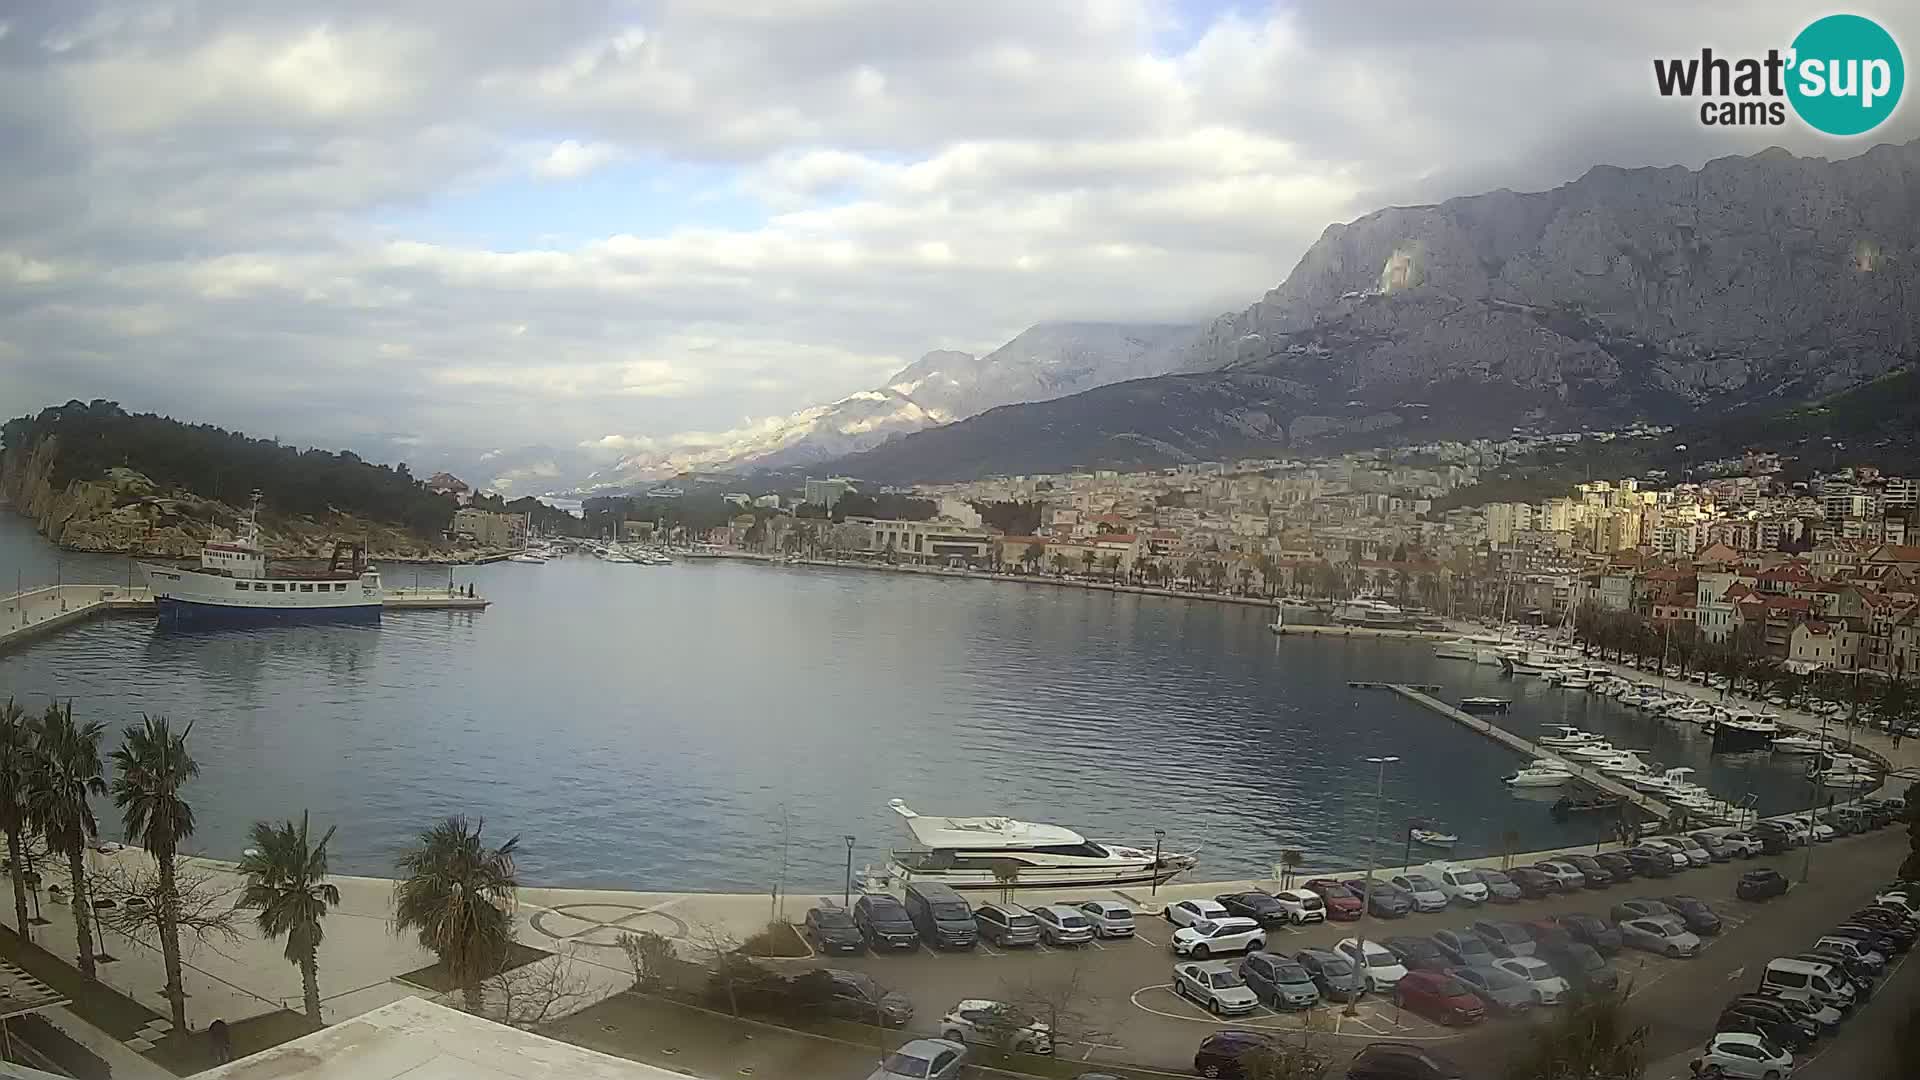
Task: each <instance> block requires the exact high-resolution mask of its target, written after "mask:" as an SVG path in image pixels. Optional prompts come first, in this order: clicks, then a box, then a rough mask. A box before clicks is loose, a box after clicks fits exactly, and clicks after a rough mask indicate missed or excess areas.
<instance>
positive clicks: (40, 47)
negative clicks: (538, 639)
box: [0, 0, 1920, 484]
mask: <svg viewBox="0 0 1920 1080" xmlns="http://www.w3.org/2000/svg"><path fill="white" fill-rule="evenodd" d="M1807 17H1808V16H1807V13H1806V11H1805V10H1804V8H1803V6H1802V5H1798V4H1789V3H1786V2H1785V0H1767V2H1751V3H1737V4H1732V5H1713V6H1711V7H1707V6H1702V7H1699V8H1687V7H1674V6H1671V5H1669V6H1666V7H1662V8H1659V9H1657V10H1655V9H1646V10H1644V11H1643V10H1641V9H1636V8H1632V7H1628V8H1624V9H1623V8H1620V7H1619V6H1618V5H1616V6H1614V7H1612V8H1606V7H1601V8H1595V7H1593V6H1592V5H1578V4H1572V3H1561V2H1546V3H1541V2H1530V0H1498V2H1496V0H1488V2H1486V3H1477V4H1471V5H1444V6H1436V5H1432V4H1430V3H1414V2H1412V0H1387V2H1386V3H1381V4H1371V5H1360V4H1336V3H1320V2H1310V3H1303V4H1296V5H1288V6H1286V7H1284V8H1281V7H1269V6H1266V5H1244V6H1242V7H1241V8H1239V9H1234V8H1226V9H1222V8H1221V7H1220V6H1219V5H1217V4H1213V3H1201V4H1195V5H1193V6H1186V5H1183V4H1180V3H1175V2H1172V0H1063V2H1061V3H1046V4H1035V3H1031V2H1030V0H978V2H975V3H969V4H957V5H938V4H936V5H915V4H900V3H897V2H893V0H806V2H797V3H783V4H757V5H756V4H740V3H737V2H734V0H684V2H675V3H666V2H664V0H637V2H634V3H627V4H621V5H608V4H606V3H605V2H604V0H550V2H549V3H546V4H543V5H542V7H541V17H540V18H538V19H529V18H528V17H527V16H526V8H525V6H524V5H522V4H519V3H512V2H509V0H461V2H459V3H455V2H453V0H442V2H423V3H417V4H408V5H393V4H390V3H376V2H374V0H320V2H318V3H316V4H306V5H299V6H298V7H297V9H296V6H294V5H277V4H274V5H262V4H257V3H252V2H248V0H200V2H196V3H191V4H189V3H184V2H165V0H124V2H123V0H24V2H19V3H15V4H12V5H9V8H8V12H7V18H6V20H5V22H0V28H3V29H0V160H3V161H5V162H6V166H5V170H6V175H7V178H8V184H7V198H6V199H5V200H0V284H3V285H4V286H5V288H4V289H0V411H4V412H6V413H7V414H9V415H11V414H12V413H16V412H19V411H24V410H26V409H29V408H35V407H38V406H40V405H43V404H46V403H47V402H49V401H59V400H65V399H66V398H68V397H81V398H87V397H95V396H106V397H117V398H120V399H122V400H124V401H126V402H127V403H128V404H130V405H133V406H136V407H140V408H151V409H160V410H164V411H170V412H173V413H176V414H178V415H182V416H189V417H193V418H196V419H205V420H209V421H213V422H217V423H221V424H225V425H228V426H234V427H240V428H245V429H248V430H252V431H258V432H261V433H266V434H277V435H280V436H282V437H284V438H290V439H295V440H302V441H311V442H318V443H323V444H327V445H347V446H354V447H356V448H360V449H362V450H363V451H364V452H368V453H383V452H384V453H389V454H393V455H398V454H406V455H409V460H410V461H412V462H413V463H414V464H415V465H416V466H418V465H421V464H424V463H427V462H425V461H423V456H427V455H434V454H439V455H443V457H441V458H440V459H438V460H444V461H448V462H453V461H457V460H459V459H458V458H456V457H452V456H446V455H454V454H455V453H456V452H460V451H464V452H465V453H466V454H467V457H466V459H465V460H467V461H469V462H472V463H474V467H475V468H476V469H481V468H484V469H486V470H487V471H488V472H490V473H491V474H492V475H494V476H496V477H516V478H518V479H517V480H516V481H515V482H518V483H529V484H534V483H543V482H548V481H561V482H563V478H564V477H566V476H567V475H569V474H570V473H571V472H572V470H574V469H575V468H577V467H587V466H591V465H592V464H596V463H598V464H604V463H606V462H608V461H611V460H613V459H616V458H619V457H621V456H623V455H626V456H630V455H633V454H637V453H645V454H654V455H666V456H667V457H668V458H670V459H674V460H694V459H696V458H697V457H698V456H699V454H701V453H702V452H706V451H710V450H712V449H713V448H715V447H716V446H720V445H723V444H726V443H728V442H730V441H731V442H739V441H742V440H754V439H762V440H766V439H772V440H776V441H777V440H778V439H780V438H783V437H785V436H784V435H783V434H782V433H783V432H785V431H788V430H790V429H791V426H792V423H793V418H794V417H795V416H801V417H802V418H804V415H805V413H806V410H807V409H808V407H809V406H812V405H814V404H816V403H818V402H823V401H829V400H833V399H836V398H839V397H842V396H844V395H846V394H849V393H852V392H854V391H858V390H862V389H865V388H869V387H873V386H876V385H879V384H880V383H881V382H882V381H883V380H884V379H885V377H886V376H887V375H888V374H889V373H890V372H891V371H894V370H897V369H899V368H901V367H904V366H905V365H906V364H908V363H910V362H911V361H912V360H913V359H914V358H916V357H917V356H919V355H920V354H921V353H923V352H926V351H928V350H931V349H935V348H960V349H966V350H969V351H974V352H980V351H985V350H987V349H991V348H992V347H994V346H996V345H997V344H999V343H1000V342H1001V341H1003V340H1005V339H1006V338H1008V337H1010V336H1011V335H1012V334H1014V333H1016V332H1018V331H1019V330H1020V329H1022V328H1023V327H1024V326H1026V325H1028V324H1030V323H1033V322H1036V321H1040V320H1043V319H1066V318H1074V319H1128V320H1137V319H1197V318H1204V317H1207V316H1210V315H1212V314H1215V313H1217V312H1219V311H1223V310H1228V309H1237V308H1240V307H1243V306H1245V305H1246V304H1247V303H1249V302H1251V301H1252V300H1254V299H1256V298H1257V297H1258V296H1259V295H1260V294H1261V293H1263V292H1264V291H1265V290H1267V289H1269V288H1271V287H1272V286H1273V285H1275V284H1276V283H1278V281H1279V280H1280V279H1281V278H1282V277H1283V276H1284V275H1285V273H1286V271H1287V270H1288V269H1289V268H1290V267H1291V266H1292V264H1293V262H1294V261H1295V260H1296V259H1297V258H1298V256H1299V255H1300V253H1301V252H1302V251H1303V250H1304V248H1305V246H1306V245H1307V244H1309V243H1311V242H1312V240H1313V238H1314V237H1315V236H1317V235H1318V234H1319V233H1320V232H1321V230H1322V229H1324V227H1325V226H1326V225H1327V224H1328V223H1330V222H1332V221H1337V220H1345V219H1349V218H1352V217H1355V216H1358V215H1359V214H1362V213H1365V212H1367V211H1369V210H1372V209H1375V208H1377V207H1378V206H1380V205H1383V204H1387V203H1394V202H1409V201H1428V200H1434V199H1439V198H1445V197H1448V196H1451V195H1456V194H1466V193H1471V192H1473V191H1477V190H1482V189H1485V188H1490V187H1496V186H1509V187H1515V188H1537V187H1542V186H1548V185H1552V184H1555V183H1560V182H1563V181H1565V180H1568V179H1572V178H1573V177H1575V176H1578V175H1579V174H1580V173H1581V172H1583V171H1585V169H1587V168H1589V167H1591V166H1592V165H1594V164H1599V163H1609V164H1618V165H1626V166H1635V165H1649V164H1651V165H1666V164H1673V163H1681V164H1689V165H1692V164H1698V163H1700V162H1702V161H1704V160H1706V159H1708V158H1711V157H1714V156H1718V155H1720V154H1723V153H1735V152H1739V153H1745V152H1752V151H1755V150H1758V149H1761V148H1763V147H1765V146H1766V145H1769V144H1772V143H1779V144H1782V145H1785V146H1787V147H1788V148H1789V149H1791V150H1794V151H1796V152H1800V153H1823V154H1827V155H1830V156H1840V155H1845V154H1850V153H1854V152H1858V151H1859V150H1861V149H1864V146H1860V145H1855V144H1851V143H1845V142H1836V141H1830V140H1824V139H1820V138H1817V137H1813V136H1811V135H1809V134H1807V133H1806V132H1804V131H1801V130H1799V129H1797V128H1788V129H1747V130H1731V131H1715V130H1711V129H1705V128H1702V127H1701V126H1700V125H1699V123H1698V122H1697V120H1696V119H1695V118H1694V116H1693V114H1692V112H1691V111H1690V110H1689V109H1688V108H1686V107H1685V106H1684V105H1678V104H1677V103H1675V102H1671V101H1661V100H1660V99H1659V98H1658V97H1657V95H1655V94H1654V93H1653V91H1652V87H1651V77H1650V65H1649V61H1650V59H1651V58H1652V57H1654V56H1656V55H1662V56H1664V55H1684V54H1686V53H1688V52H1690V51H1697V50H1698V49H1699V47H1700V46H1701V45H1703V44H1712V45H1713V46H1714V47H1715V48H1716V49H1722V50H1764V49H1765V48H1766V47H1767V46H1769V45H1777V44H1781V43H1783V42H1784V41H1785V40H1786V39H1788V38H1789V37H1790V36H1791V34H1792V33H1793V32H1794V31H1796V30H1797V29H1798V28H1799V26H1800V25H1801V24H1803V23H1804V22H1805V21H1806V19H1807ZM1893 18H1895V19H1896V20H1898V19H1899V18H1901V16H1898V15H1895V16H1893ZM1909 22H1912V19H1911V17H1909ZM1893 29H1894V31H1895V33H1896V35H1899V36H1901V37H1902V38H1903V40H1907V41H1915V40H1920V23H1916V24H1914V25H1902V24H1901V23H1899V22H1898V21H1896V22H1895V23H1894V25H1893ZM1916 130H1920V111H1917V110H1915V109H1912V108H1907V109H1904V110H1902V112H1901V113H1900V114H1899V115H1898V116H1897V117H1896V119H1895V122H1894V124H1893V125H1891V126H1890V127H1889V128H1887V129H1886V130H1884V131H1881V132H1877V133H1876V134H1875V136H1874V138H1875V139H1905V138H1911V137H1913V135H1914V134H1915V132H1916ZM742 416H748V417H762V418H765V417H774V418H779V419H776V420H764V419H763V420H742V419H741V417H742ZM394 431H404V432H407V433H409V437H408V441H398V440H396V439H395V438H393V437H391V436H390V434H389V433H391V432H394ZM609 432H617V433H624V434H620V435H617V436H613V438H616V439H622V440H631V442H630V443H628V444H621V445H611V444H609V445H600V444H601V443H602V442H604V440H603V436H605V435H606V433H609ZM488 451H492V452H494V453H495V455H496V456H495V457H494V458H492V459H491V460H489V461H487V462H485V463H484V465H483V464H481V463H479V461H478V458H479V455H480V454H482V453H486V452H488ZM675 455H679V457H677V458H675ZM582 463H585V464H584V465H583V464H582ZM476 475H485V473H476Z"/></svg>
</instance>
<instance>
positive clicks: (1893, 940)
mask: <svg viewBox="0 0 1920 1080" xmlns="http://www.w3.org/2000/svg"><path fill="white" fill-rule="evenodd" d="M1827 934H1828V936H1830V937H1850V938H1853V939H1854V940H1856V941H1858V942H1860V943H1861V944H1863V945H1865V946H1866V947H1867V948H1869V949H1872V950H1873V951H1874V952H1877V953H1879V954H1880V955H1881V956H1884V957H1886V958H1887V959H1889V960H1891V959H1893V958H1894V957H1895V956H1896V955H1898V954H1900V953H1903V952H1906V951H1907V950H1908V949H1910V948H1912V947H1913V939H1912V938H1911V937H1908V938H1906V939H1905V940H1902V939H1901V937H1899V936H1898V935H1895V934H1890V933H1888V932H1887V931H1885V930H1882V929H1880V928H1879V927H1877V926H1870V925H1868V924H1867V923H1864V922H1861V921H1859V920H1857V919H1852V918H1849V919H1848V920H1847V921H1846V922H1843V923H1841V924H1840V925H1839V926H1836V927H1834V928H1833V929H1831V930H1829V931H1827Z"/></svg>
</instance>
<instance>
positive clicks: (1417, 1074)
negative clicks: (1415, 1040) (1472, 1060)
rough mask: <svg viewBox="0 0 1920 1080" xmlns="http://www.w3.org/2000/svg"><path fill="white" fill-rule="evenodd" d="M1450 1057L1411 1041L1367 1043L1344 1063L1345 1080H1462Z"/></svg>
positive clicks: (1462, 1070)
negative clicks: (1351, 1060)
mask: <svg viewBox="0 0 1920 1080" xmlns="http://www.w3.org/2000/svg"><path fill="white" fill-rule="evenodd" d="M1466 1075H1467V1073H1466V1070H1464V1069H1462V1068H1461V1067H1460V1066H1459V1065H1456V1064H1454V1062H1453V1060H1452V1059H1451V1058H1448V1057H1447V1056H1446V1055H1444V1054H1441V1053H1439V1052H1437V1051H1434V1050H1429V1049H1427V1048H1426V1047H1424V1046H1415V1045H1413V1044H1411V1043H1390V1042H1377V1043H1368V1044H1367V1045H1366V1046H1363V1047H1361V1048H1360V1053H1359V1054H1357V1055H1355V1056H1354V1059H1353V1064H1351V1065H1349V1066H1347V1080H1465V1077H1466Z"/></svg>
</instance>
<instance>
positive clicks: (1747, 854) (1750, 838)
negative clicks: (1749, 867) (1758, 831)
mask: <svg viewBox="0 0 1920 1080" xmlns="http://www.w3.org/2000/svg"><path fill="white" fill-rule="evenodd" d="M1720 842H1721V843H1723V844H1725V845H1727V846H1728V847H1730V848H1732V849H1733V850H1734V853H1735V854H1737V855H1739V856H1740V857H1741V858H1743V859H1750V858H1752V857H1753V856H1755V855H1760V854H1763V853H1764V852H1765V850H1766V848H1765V846H1764V845H1762V844H1761V843H1760V838H1759V837H1757V836H1754V835H1752V834H1751V833H1744V832H1730V833H1726V834H1724V835H1722V836H1721V837H1720Z"/></svg>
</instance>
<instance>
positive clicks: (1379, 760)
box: [1346, 757, 1400, 1016]
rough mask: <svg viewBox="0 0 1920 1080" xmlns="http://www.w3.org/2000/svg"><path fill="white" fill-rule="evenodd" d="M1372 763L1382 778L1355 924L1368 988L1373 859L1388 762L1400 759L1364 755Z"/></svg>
mask: <svg viewBox="0 0 1920 1080" xmlns="http://www.w3.org/2000/svg"><path fill="white" fill-rule="evenodd" d="M1362 760H1364V761H1366V763H1367V764H1369V765H1378V766H1380V778H1379V781H1378V782H1377V784H1376V785H1375V787H1374V789H1373V829H1372V831H1371V832H1369V833H1368V834H1367V884H1366V890H1365V893H1364V895H1363V896H1362V897H1361V900H1360V924H1359V925H1358V926H1356V927H1355V928H1354V935H1353V936H1354V940H1355V941H1356V942H1357V943H1358V944H1359V946H1360V949H1359V952H1360V955H1359V956H1357V957H1355V958H1354V963H1355V964H1357V965H1359V967H1360V977H1361V979H1362V980H1364V981H1362V982H1361V984H1360V985H1361V987H1362V988H1363V989H1364V988H1365V987H1366V986H1367V985H1368V983H1369V982H1371V980H1372V977H1373V975H1372V970H1373V969H1372V966H1371V965H1370V964H1368V963H1367V931H1366V925H1367V919H1368V917H1369V916H1371V915H1372V914H1373V863H1374V856H1375V854H1376V851H1375V849H1376V848H1377V847H1378V846H1379V843H1380V804H1381V803H1382V802H1383V801H1385V799H1386V795H1387V766H1389V765H1391V764H1393V763H1394V762H1396V761H1399V760H1400V759H1399V758H1397V757H1370V758H1364V759H1362ZM1356 996H1357V995H1356ZM1354 1001H1355V999H1354V998H1351V997H1350V998H1348V999H1347V1009H1346V1014H1347V1015H1348V1016H1358V1015H1359V1012H1360V1010H1359V1009H1357V1008H1355V1006H1354Z"/></svg>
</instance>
